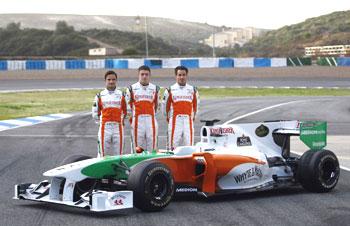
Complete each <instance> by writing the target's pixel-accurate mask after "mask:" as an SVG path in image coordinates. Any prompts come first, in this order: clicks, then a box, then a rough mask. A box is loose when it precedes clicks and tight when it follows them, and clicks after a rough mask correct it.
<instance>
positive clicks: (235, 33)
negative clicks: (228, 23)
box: [204, 27, 262, 48]
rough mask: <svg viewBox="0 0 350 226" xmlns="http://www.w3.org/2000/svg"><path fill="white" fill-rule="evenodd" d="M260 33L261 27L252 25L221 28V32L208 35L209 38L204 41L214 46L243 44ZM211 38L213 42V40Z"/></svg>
mask: <svg viewBox="0 0 350 226" xmlns="http://www.w3.org/2000/svg"><path fill="white" fill-rule="evenodd" d="M261 33H262V29H256V28H253V27H246V28H239V29H231V30H226V31H225V30H223V31H221V32H218V33H215V34H212V35H210V37H209V38H207V39H205V40H204V43H205V44H207V45H209V46H213V43H215V44H214V45H215V46H214V47H216V48H217V47H219V48H223V47H233V46H234V45H236V44H238V45H240V46H242V45H244V44H245V43H246V42H248V41H250V40H251V39H252V38H254V37H258V36H259V35H260V34H261ZM213 38H214V40H215V42H213Z"/></svg>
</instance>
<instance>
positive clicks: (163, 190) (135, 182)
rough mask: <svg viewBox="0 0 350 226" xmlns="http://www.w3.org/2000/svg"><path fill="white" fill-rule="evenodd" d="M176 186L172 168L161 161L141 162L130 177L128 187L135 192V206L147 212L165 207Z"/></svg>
mask: <svg viewBox="0 0 350 226" xmlns="http://www.w3.org/2000/svg"><path fill="white" fill-rule="evenodd" d="M174 187H175V185H174V179H173V176H172V174H171V171H170V169H169V168H168V167H167V166H166V165H164V164H162V163H160V162H154V161H145V162H141V163H139V164H137V165H136V166H135V167H134V168H133V169H132V170H131V172H130V175H129V177H128V189H129V190H132V191H133V192H134V205H135V207H137V208H139V209H141V210H143V211H147V212H153V211H160V210H162V209H164V208H165V207H166V206H167V205H168V204H169V203H170V201H171V199H172V198H173V196H174Z"/></svg>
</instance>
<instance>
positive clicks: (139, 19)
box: [135, 16, 148, 58]
mask: <svg viewBox="0 0 350 226" xmlns="http://www.w3.org/2000/svg"><path fill="white" fill-rule="evenodd" d="M135 23H136V24H137V25H140V23H141V17H140V16H137V17H136V19H135ZM145 42H146V58H148V31H147V16H145Z"/></svg>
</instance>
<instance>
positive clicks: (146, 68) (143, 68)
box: [138, 65, 151, 72]
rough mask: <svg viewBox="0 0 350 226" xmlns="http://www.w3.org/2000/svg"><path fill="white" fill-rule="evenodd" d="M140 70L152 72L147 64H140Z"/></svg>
mask: <svg viewBox="0 0 350 226" xmlns="http://www.w3.org/2000/svg"><path fill="white" fill-rule="evenodd" d="M138 70H139V72H140V71H142V70H144V71H149V72H151V69H150V68H149V67H148V66H147V65H142V66H140V67H139V69H138Z"/></svg>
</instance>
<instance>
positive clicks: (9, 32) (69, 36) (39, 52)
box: [0, 22, 97, 56]
mask: <svg viewBox="0 0 350 226" xmlns="http://www.w3.org/2000/svg"><path fill="white" fill-rule="evenodd" d="M95 47H97V45H96V44H90V43H89V42H88V40H87V38H86V37H84V36H82V35H80V34H79V33H77V32H76V31H75V30H74V27H72V26H68V25H67V24H66V23H65V22H58V23H57V25H56V29H55V31H49V30H44V29H32V28H25V29H21V25H20V24H19V23H10V24H8V25H7V26H6V28H0V56H81V55H87V53H88V49H89V48H95Z"/></svg>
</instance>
